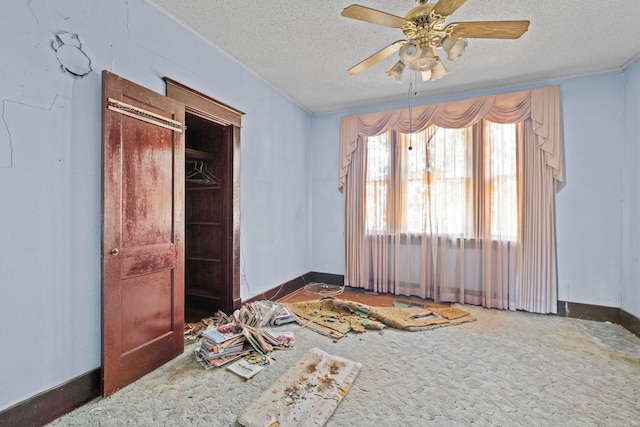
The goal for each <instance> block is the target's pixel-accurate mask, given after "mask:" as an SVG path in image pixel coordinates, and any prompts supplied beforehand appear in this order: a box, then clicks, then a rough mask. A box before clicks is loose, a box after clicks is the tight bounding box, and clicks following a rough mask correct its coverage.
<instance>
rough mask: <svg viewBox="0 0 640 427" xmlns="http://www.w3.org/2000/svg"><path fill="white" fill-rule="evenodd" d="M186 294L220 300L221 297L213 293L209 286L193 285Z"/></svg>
mask: <svg viewBox="0 0 640 427" xmlns="http://www.w3.org/2000/svg"><path fill="white" fill-rule="evenodd" d="M185 295H189V296H193V297H199V298H206V299H210V300H215V301H220V297H219V296H218V295H215V294H213V293H212V291H211V289H209V288H199V287H191V288H187V289H186V290H185Z"/></svg>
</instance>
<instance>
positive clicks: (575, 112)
mask: <svg viewBox="0 0 640 427" xmlns="http://www.w3.org/2000/svg"><path fill="white" fill-rule="evenodd" d="M622 81H623V76H622V73H610V74H602V75H597V76H590V77H582V78H574V79H567V80H562V81H558V82H550V83H549V84H559V85H560V90H561V96H562V112H563V118H564V147H565V164H566V167H565V173H566V187H565V188H564V189H562V190H561V191H560V193H559V194H558V195H557V241H558V246H557V247H558V250H557V252H558V254H557V257H558V298H559V299H560V300H564V301H571V302H580V303H585V304H596V305H603V306H611V307H620V299H621V268H622V261H621V241H622V168H621V161H622V116H623V99H624V92H623V85H622ZM531 87H532V86H522V87H514V88H511V89H501V90H500V92H509V91H517V90H522V89H528V88H531ZM489 93H492V92H491V91H484V92H477V93H469V94H467V95H458V96H455V97H448V98H447V97H440V98H434V99H429V100H425V101H423V102H422V103H435V102H442V101H448V100H455V99H460V98H469V97H474V96H482V95H487V94H489ZM493 93H497V91H494V92H493ZM416 104H419V102H418V103H416ZM403 107H406V105H403V104H397V103H396V104H390V105H385V106H377V107H369V108H363V109H354V110H348V111H341V112H337V113H330V114H323V115H318V116H315V118H314V123H313V139H312V143H313V178H312V184H313V219H312V224H313V230H314V232H313V237H312V244H313V249H312V256H313V266H314V269H315V270H318V271H323V272H327V273H336V274H344V243H343V239H344V236H343V233H342V231H343V227H344V218H343V209H344V198H343V195H342V194H340V193H339V192H338V144H339V142H338V140H339V137H340V117H342V116H345V115H350V114H363V113H367V112H371V111H381V110H386V109H392V108H403ZM636 114H638V111H636ZM635 164H637V162H636V163H635ZM636 198H637V196H636ZM330 248H333V250H328V249H330Z"/></svg>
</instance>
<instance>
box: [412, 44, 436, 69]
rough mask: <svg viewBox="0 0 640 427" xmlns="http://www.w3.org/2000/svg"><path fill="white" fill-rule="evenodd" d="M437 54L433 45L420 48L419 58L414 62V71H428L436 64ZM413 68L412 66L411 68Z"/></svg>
mask: <svg viewBox="0 0 640 427" xmlns="http://www.w3.org/2000/svg"><path fill="white" fill-rule="evenodd" d="M437 62H438V54H437V53H436V49H435V48H434V47H433V46H429V47H427V48H425V49H422V54H421V55H420V58H418V59H417V61H416V62H415V71H429V70H431V69H432V68H433V67H435V66H436V64H437ZM412 69H414V68H412Z"/></svg>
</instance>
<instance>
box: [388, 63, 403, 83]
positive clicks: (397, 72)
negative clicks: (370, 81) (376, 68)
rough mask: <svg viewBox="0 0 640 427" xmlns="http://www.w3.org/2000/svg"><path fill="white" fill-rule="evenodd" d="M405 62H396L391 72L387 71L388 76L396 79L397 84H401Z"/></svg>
mask: <svg viewBox="0 0 640 427" xmlns="http://www.w3.org/2000/svg"><path fill="white" fill-rule="evenodd" d="M404 67H405V65H404V62H402V61H398V62H396V63H395V64H394V65H393V67H391V68H390V69H389V71H387V76H389V77H391V78H392V79H394V80H395V81H397V82H401V81H402V72H403V71H404Z"/></svg>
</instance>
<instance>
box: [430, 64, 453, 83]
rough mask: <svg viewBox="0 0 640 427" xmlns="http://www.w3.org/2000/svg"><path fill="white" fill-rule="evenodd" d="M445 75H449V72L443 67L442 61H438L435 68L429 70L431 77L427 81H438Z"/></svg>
mask: <svg viewBox="0 0 640 427" xmlns="http://www.w3.org/2000/svg"><path fill="white" fill-rule="evenodd" d="M447 74H449V70H447V67H445V66H444V64H443V63H442V61H440V60H438V62H437V63H436V65H435V67H433V68H432V69H431V77H430V78H429V80H431V81H435V80H440V79H441V78H443V77H444V76H446V75H447Z"/></svg>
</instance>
